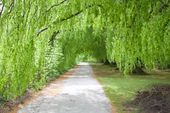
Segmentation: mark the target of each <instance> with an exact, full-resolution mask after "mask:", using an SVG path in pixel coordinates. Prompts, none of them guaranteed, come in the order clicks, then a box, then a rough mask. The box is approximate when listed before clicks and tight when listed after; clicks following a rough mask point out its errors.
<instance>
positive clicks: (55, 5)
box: [47, 0, 67, 12]
mask: <svg viewBox="0 0 170 113" xmlns="http://www.w3.org/2000/svg"><path fill="white" fill-rule="evenodd" d="M65 2H67V0H63V1H62V2H60V3H58V4H54V5H52V6H51V7H50V8H49V9H48V10H47V12H49V11H50V10H51V9H53V8H54V7H58V6H60V5H62V4H64V3H65Z"/></svg>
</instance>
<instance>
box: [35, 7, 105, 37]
mask: <svg viewBox="0 0 170 113" xmlns="http://www.w3.org/2000/svg"><path fill="white" fill-rule="evenodd" d="M94 6H98V7H101V8H103V7H102V5H89V6H87V7H86V8H84V9H82V10H80V11H78V12H76V13H74V14H72V15H70V16H68V17H66V18H62V19H60V20H56V21H54V22H53V24H56V23H60V22H64V21H67V20H69V19H71V18H73V17H75V16H78V15H80V14H81V13H83V11H84V10H86V9H89V8H91V7H94ZM48 28H49V27H45V28H43V29H41V30H39V32H38V33H37V36H39V35H40V34H41V33H42V32H44V31H46V30H48Z"/></svg>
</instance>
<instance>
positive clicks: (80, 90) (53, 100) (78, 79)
mask: <svg viewBox="0 0 170 113" xmlns="http://www.w3.org/2000/svg"><path fill="white" fill-rule="evenodd" d="M92 74H93V72H92V68H91V66H90V65H88V64H86V65H85V64H80V66H79V67H78V68H77V69H76V70H75V72H74V73H73V75H71V76H69V77H68V78H67V79H64V80H61V81H60V82H57V83H53V84H51V85H50V86H49V87H52V88H53V89H54V90H53V93H51V92H50V91H49V92H46V93H45V94H44V95H41V96H40V97H38V98H37V99H36V100H34V101H33V102H31V103H29V104H28V105H27V106H25V107H23V108H22V109H20V110H19V111H18V113H112V106H111V104H110V103H109V100H108V99H107V98H106V96H105V94H104V91H103V89H102V87H101V85H100V84H99V83H98V82H97V80H95V78H93V77H92ZM61 87H62V88H61ZM58 88H59V89H60V88H61V89H62V90H60V91H58ZM55 91H56V92H57V93H56V92H55Z"/></svg>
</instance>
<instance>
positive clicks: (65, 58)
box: [0, 0, 170, 99]
mask: <svg viewBox="0 0 170 113" xmlns="http://www.w3.org/2000/svg"><path fill="white" fill-rule="evenodd" d="M80 54H86V55H87V54H89V55H92V56H93V57H94V58H96V59H97V60H98V61H106V60H108V61H109V62H116V64H117V66H118V67H119V69H120V71H122V72H123V73H124V74H128V73H131V72H132V71H133V69H135V68H136V67H138V66H139V67H141V66H143V67H144V68H146V69H153V68H155V67H161V68H164V67H166V66H167V65H168V64H170V0H2V4H1V9H0V94H1V96H2V97H3V98H6V99H11V98H16V97H18V96H20V95H22V94H23V93H24V92H26V90H27V89H28V88H29V87H34V88H39V86H41V85H42V84H44V83H45V82H46V80H47V79H48V78H51V77H54V75H58V74H59V73H62V72H63V71H64V70H67V69H68V68H70V67H72V66H73V65H75V63H76V59H77V57H78V56H79V55H80Z"/></svg>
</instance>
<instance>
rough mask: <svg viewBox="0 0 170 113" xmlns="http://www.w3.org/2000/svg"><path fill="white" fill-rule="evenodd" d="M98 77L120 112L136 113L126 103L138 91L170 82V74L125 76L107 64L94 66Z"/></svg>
mask: <svg viewBox="0 0 170 113" xmlns="http://www.w3.org/2000/svg"><path fill="white" fill-rule="evenodd" d="M93 69H94V73H95V75H96V78H97V79H98V80H99V81H100V83H101V84H102V85H103V87H104V90H105V92H106V95H107V96H108V97H109V98H110V100H111V102H112V103H113V106H115V107H116V111H117V112H118V113H135V112H136V111H130V112H129V111H126V110H125V109H124V108H125V107H124V103H126V102H128V101H130V100H132V99H133V98H134V97H135V95H136V93H137V91H140V90H144V89H147V88H149V87H151V86H153V85H159V84H170V76H169V75H170V74H169V75H168V73H166V74H162V75H157V74H155V75H152V74H151V75H145V76H143V75H141V76H140V75H133V76H126V77H125V76H123V75H121V74H120V73H119V72H118V71H116V70H114V69H113V67H110V66H105V65H100V66H99V65H98V66H97V65H96V66H93Z"/></svg>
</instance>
